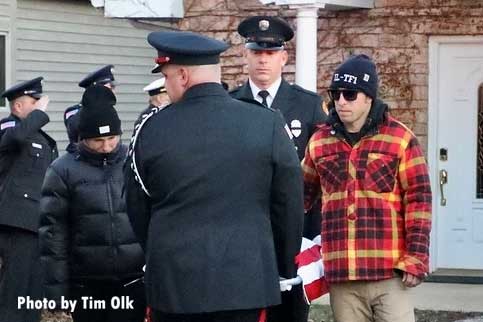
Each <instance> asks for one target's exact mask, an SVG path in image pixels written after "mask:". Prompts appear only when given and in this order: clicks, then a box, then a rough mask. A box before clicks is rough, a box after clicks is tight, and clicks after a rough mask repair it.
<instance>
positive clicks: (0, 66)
mask: <svg viewBox="0 0 483 322" xmlns="http://www.w3.org/2000/svg"><path fill="white" fill-rule="evenodd" d="M5 50H6V48H5V36H4V35H0V93H3V91H5V68H6V62H5V58H6V57H5V56H6V54H5ZM0 106H5V99H4V98H3V97H2V98H0Z"/></svg>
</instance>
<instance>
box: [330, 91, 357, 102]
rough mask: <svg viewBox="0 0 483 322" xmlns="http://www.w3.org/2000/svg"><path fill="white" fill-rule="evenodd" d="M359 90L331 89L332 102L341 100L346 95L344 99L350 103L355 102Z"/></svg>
mask: <svg viewBox="0 0 483 322" xmlns="http://www.w3.org/2000/svg"><path fill="white" fill-rule="evenodd" d="M357 93H359V91H358V90H355V89H329V96H330V98H331V99H332V100H334V101H338V100H340V95H341V94H342V95H344V99H345V100H346V101H348V102H351V101H355V100H356V98H357Z"/></svg>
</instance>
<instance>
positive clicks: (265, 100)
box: [258, 90, 270, 107]
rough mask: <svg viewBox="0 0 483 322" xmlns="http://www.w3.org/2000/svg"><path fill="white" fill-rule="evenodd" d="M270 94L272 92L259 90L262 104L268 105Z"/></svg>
mask: <svg viewBox="0 0 483 322" xmlns="http://www.w3.org/2000/svg"><path fill="white" fill-rule="evenodd" d="M268 95H270V93H269V92H268V91H266V90H263V91H260V92H258V96H260V97H261V98H262V104H263V105H265V107H268V103H267V96H268Z"/></svg>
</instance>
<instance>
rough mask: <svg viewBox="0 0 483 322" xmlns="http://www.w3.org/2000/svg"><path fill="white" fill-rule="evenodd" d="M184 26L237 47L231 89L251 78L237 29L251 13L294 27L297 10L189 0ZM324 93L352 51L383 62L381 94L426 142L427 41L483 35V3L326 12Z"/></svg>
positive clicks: (232, 0)
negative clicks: (437, 37) (335, 69)
mask: <svg viewBox="0 0 483 322" xmlns="http://www.w3.org/2000/svg"><path fill="white" fill-rule="evenodd" d="M185 11H186V14H185V18H184V19H182V20H181V21H179V23H178V27H179V28H180V29H183V30H192V31H198V32H202V33H204V34H207V35H210V36H213V37H216V38H219V39H224V40H225V41H227V42H229V43H230V44H231V45H232V47H231V48H230V49H229V50H228V51H227V52H226V53H225V54H224V55H223V60H222V66H223V70H222V71H223V79H224V80H225V81H227V82H228V83H229V85H230V87H234V86H236V85H237V84H239V83H241V82H243V81H244V80H245V79H246V78H247V73H246V68H245V67H244V60H243V58H242V55H243V42H242V39H241V38H240V36H239V35H238V34H237V32H236V28H237V26H238V24H239V22H240V21H241V20H242V19H243V18H245V17H247V16H251V15H263V14H268V15H279V16H281V17H283V18H285V19H287V20H288V21H289V22H290V23H291V24H292V26H294V27H295V16H296V11H294V10H289V9H288V8H286V7H276V6H273V5H269V6H264V5H262V4H261V3H260V2H259V1H258V0H202V1H200V0H185ZM318 29H319V32H318V43H319V46H318V48H319V51H318V92H319V93H320V94H322V95H323V96H326V88H327V86H328V84H329V83H330V77H331V74H332V72H333V70H334V68H335V67H336V66H337V65H338V64H340V63H341V62H342V61H343V59H344V58H346V57H347V56H348V55H350V54H351V53H365V54H368V55H369V56H372V57H373V58H374V60H375V61H376V64H377V67H378V70H379V74H380V85H381V86H380V96H381V97H382V98H383V99H384V100H385V101H387V102H388V103H389V105H390V107H391V110H392V114H393V115H395V116H396V117H398V118H399V119H400V120H402V121H403V122H405V123H406V124H407V125H408V126H409V127H410V128H412V129H413V130H414V132H415V133H416V135H418V137H419V138H420V139H421V141H422V143H423V145H424V146H426V143H427V103H428V39H429V37H430V36H437V35H458V36H460V35H482V34H483V0H375V8H374V9H371V10H349V11H338V12H334V11H332V12H327V11H323V10H320V11H319V20H318ZM294 44H295V41H294V40H293V41H291V43H290V44H289V46H288V50H289V57H290V59H289V63H288V65H287V66H286V67H285V70H284V75H285V78H286V79H287V80H289V81H293V80H294V72H295V67H294V63H295V57H294V55H295V51H294V48H293V46H294Z"/></svg>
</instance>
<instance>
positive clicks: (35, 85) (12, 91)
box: [2, 77, 44, 101]
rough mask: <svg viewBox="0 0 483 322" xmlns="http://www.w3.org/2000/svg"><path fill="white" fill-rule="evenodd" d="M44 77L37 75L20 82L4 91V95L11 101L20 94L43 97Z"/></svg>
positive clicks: (37, 97)
mask: <svg viewBox="0 0 483 322" xmlns="http://www.w3.org/2000/svg"><path fill="white" fill-rule="evenodd" d="M43 79H44V78H43V77H37V78H34V79H31V80H28V81H25V82H22V83H19V84H16V85H14V86H12V87H10V88H9V89H7V90H6V91H5V92H3V93H2V97H5V98H6V99H7V100H9V101H13V100H14V99H16V98H19V97H20V96H24V95H27V96H31V97H33V98H35V99H39V98H41V97H42V80H43Z"/></svg>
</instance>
